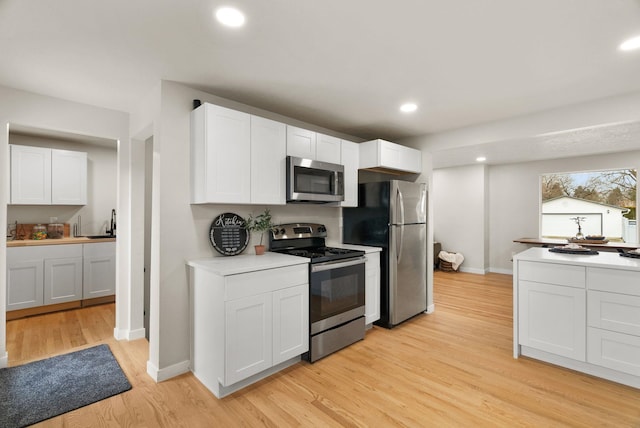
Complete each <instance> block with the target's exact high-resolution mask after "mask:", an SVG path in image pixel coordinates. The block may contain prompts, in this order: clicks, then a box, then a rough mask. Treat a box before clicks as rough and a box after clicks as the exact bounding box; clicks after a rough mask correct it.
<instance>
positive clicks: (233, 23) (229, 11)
mask: <svg viewBox="0 0 640 428" xmlns="http://www.w3.org/2000/svg"><path fill="white" fill-rule="evenodd" d="M216 19H217V20H218V21H219V22H220V23H221V24H223V25H226V26H227V27H242V26H243V25H244V14H243V13H242V12H240V11H239V10H238V9H236V8H233V7H221V8H219V9H218V10H216Z"/></svg>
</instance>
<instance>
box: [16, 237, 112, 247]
mask: <svg viewBox="0 0 640 428" xmlns="http://www.w3.org/2000/svg"><path fill="white" fill-rule="evenodd" d="M115 241H116V238H115V237H114V238H98V239H90V238H87V237H85V236H79V237H76V238H72V237H65V238H60V239H21V240H16V241H7V247H9V248H10V247H35V246H40V245H69V244H94V243H98V242H115Z"/></svg>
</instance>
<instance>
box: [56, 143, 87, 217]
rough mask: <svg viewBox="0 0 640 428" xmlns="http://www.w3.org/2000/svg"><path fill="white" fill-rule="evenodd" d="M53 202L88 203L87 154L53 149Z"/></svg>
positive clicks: (67, 203) (64, 203)
mask: <svg viewBox="0 0 640 428" xmlns="http://www.w3.org/2000/svg"><path fill="white" fill-rule="evenodd" d="M51 204H52V205H86V204H87V154H86V153H84V152H73V151H70V150H55V149H54V150H51Z"/></svg>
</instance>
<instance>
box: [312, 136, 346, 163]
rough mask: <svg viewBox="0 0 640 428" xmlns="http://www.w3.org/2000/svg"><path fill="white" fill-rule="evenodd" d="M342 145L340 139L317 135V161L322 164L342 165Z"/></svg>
mask: <svg viewBox="0 0 640 428" xmlns="http://www.w3.org/2000/svg"><path fill="white" fill-rule="evenodd" d="M341 147H342V143H341V140H340V138H336V137H330V136H329V135H324V134H316V157H315V160H319V161H322V162H330V163H336V164H340V163H342V156H341V153H340V150H341V149H340V148H341Z"/></svg>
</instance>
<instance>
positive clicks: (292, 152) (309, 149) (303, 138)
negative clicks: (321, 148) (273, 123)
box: [287, 125, 316, 159]
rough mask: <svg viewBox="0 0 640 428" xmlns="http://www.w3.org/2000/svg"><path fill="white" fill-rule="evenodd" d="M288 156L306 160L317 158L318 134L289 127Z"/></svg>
mask: <svg viewBox="0 0 640 428" xmlns="http://www.w3.org/2000/svg"><path fill="white" fill-rule="evenodd" d="M287 155H288V156H296V157H299V158H305V159H315V158H316V133H315V132H313V131H309V130H306V129H302V128H298V127H296V126H290V125H287Z"/></svg>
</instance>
